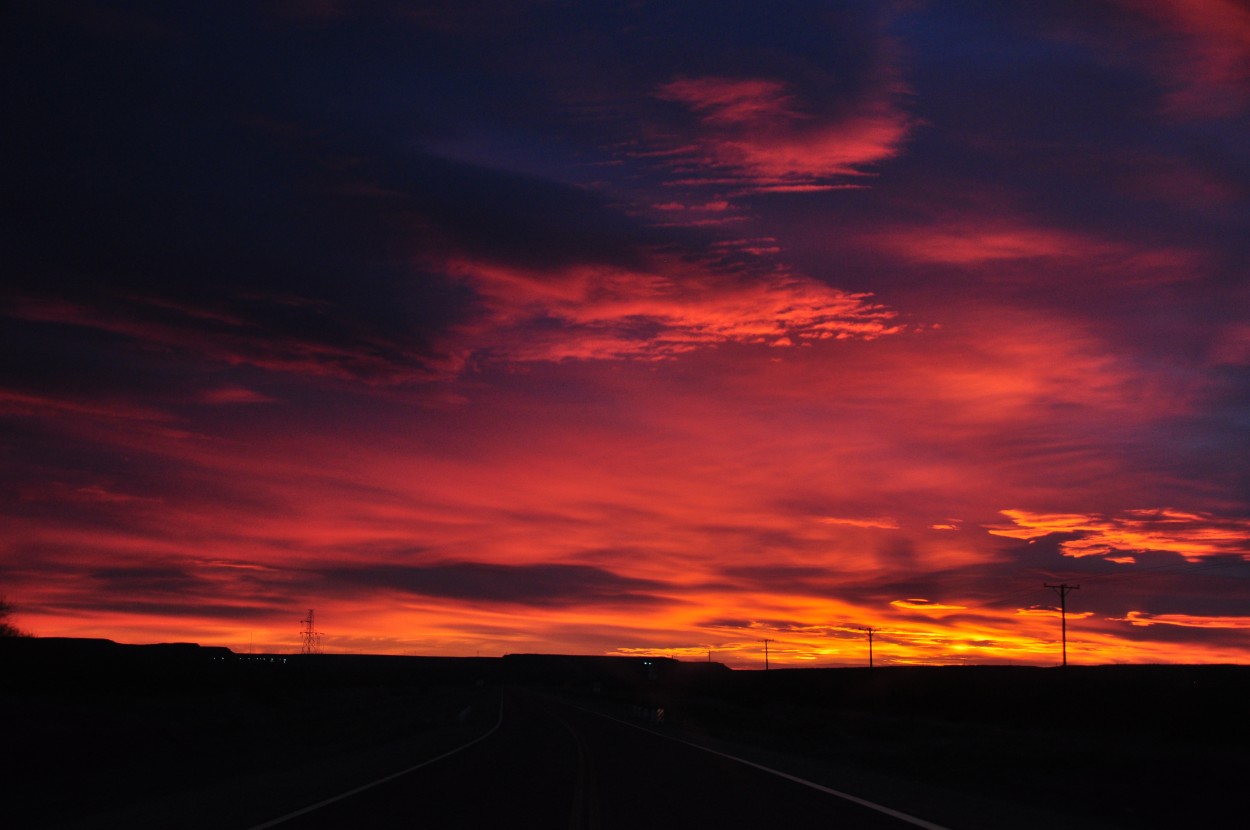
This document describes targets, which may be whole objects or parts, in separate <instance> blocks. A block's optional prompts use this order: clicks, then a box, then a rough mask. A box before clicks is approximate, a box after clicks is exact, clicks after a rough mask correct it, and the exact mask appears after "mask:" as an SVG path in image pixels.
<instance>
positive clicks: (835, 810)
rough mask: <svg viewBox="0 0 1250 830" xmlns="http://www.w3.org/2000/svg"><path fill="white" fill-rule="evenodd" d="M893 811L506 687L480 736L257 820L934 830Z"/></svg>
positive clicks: (307, 828)
mask: <svg viewBox="0 0 1250 830" xmlns="http://www.w3.org/2000/svg"><path fill="white" fill-rule="evenodd" d="M327 795H332V794H327ZM310 806H311V805H310ZM891 812H892V811H890V810H889V809H888V808H886V807H881V806H880V805H864V804H860V803H855V802H854V801H853V800H849V799H848V798H847V797H845V796H843V795H840V794H838V793H836V792H835V791H832V790H827V789H824V788H820V787H818V786H815V785H811V784H810V783H805V782H801V781H797V780H794V779H790V778H787V777H785V776H783V775H779V774H777V773H775V772H773V771H770V770H767V769H764V768H760V767H756V766H753V765H751V764H749V763H744V762H743V761H741V760H738V759H734V758H731V757H729V756H724V755H719V754H717V753H714V752H709V751H707V750H704V749H701V748H699V747H695V746H692V745H689V744H685V743H683V742H680V741H676V740H672V739H670V738H668V737H666V736H664V735H660V734H655V733H653V732H652V731H650V730H647V729H642V728H639V727H637V726H635V725H633V724H630V723H628V722H624V721H620V720H616V719H613V718H609V717H605V716H603V715H600V714H597V713H593V712H589V711H585V710H582V709H579V708H576V707H574V706H571V705H568V704H566V703H562V702H559V701H556V700H553V699H549V698H544V697H538V696H535V695H532V694H528V693H524V692H512V693H506V694H505V695H504V698H503V700H502V704H501V709H500V720H499V723H498V726H497V727H496V728H495V729H494V730H493V731H492V732H491V733H489V734H488V735H487V736H486V737H484V738H482V739H480V740H478V741H476V742H475V743H473V744H471V745H467V746H465V747H464V748H463V749H461V750H459V751H456V752H453V753H451V754H449V755H447V756H446V757H442V758H440V759H438V760H436V761H433V762H432V763H426V764H422V765H419V766H416V767H415V768H414V769H412V770H411V771H409V772H407V773H405V774H403V775H398V776H396V777H394V778H392V779H390V780H387V781H384V782H382V783H379V784H377V785H376V786H371V787H368V788H365V789H362V790H360V791H358V792H355V793H353V794H351V795H348V796H346V797H343V798H336V799H333V800H330V801H329V803H326V804H323V805H321V806H319V807H317V808H316V809H311V810H307V811H305V812H301V813H299V814H295V815H291V816H290V817H279V820H275V821H272V822H267V823H265V824H263V825H260V826H261V827H266V828H268V827H274V828H280V829H281V830H314V829H315V828H341V827H352V826H364V827H370V828H399V827H403V828H414V827H417V828H496V827H527V828H529V827H534V828H561V829H562V830H563V828H569V830H600V829H601V828H602V830H634V829H635V828H644V827H645V828H656V830H661V829H662V828H684V829H686V828H691V827H716V828H747V827H750V828H759V827H772V826H781V827H806V826H821V827H841V828H881V830H908V828H913V829H914V828H916V827H925V828H930V830H934V828H936V827H937V826H936V825H934V824H931V823H928V822H925V821H923V820H920V819H917V818H914V817H910V816H901V815H891V814H890V813H891ZM939 830H940V829H939Z"/></svg>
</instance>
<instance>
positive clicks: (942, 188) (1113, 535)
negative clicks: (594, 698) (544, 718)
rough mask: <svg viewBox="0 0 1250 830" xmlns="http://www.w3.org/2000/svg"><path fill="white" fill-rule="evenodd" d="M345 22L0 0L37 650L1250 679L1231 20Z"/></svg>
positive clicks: (1039, 13)
mask: <svg viewBox="0 0 1250 830" xmlns="http://www.w3.org/2000/svg"><path fill="white" fill-rule="evenodd" d="M36 5H37V4H36ZM314 5H315V6H316V8H313V7H311V6H310V7H308V8H304V7H303V6H301V5H300V4H277V5H272V4H268V5H266V4H262V5H261V6H257V7H256V8H250V9H247V10H240V9H226V8H216V7H214V8H212V9H208V10H200V12H198V13H194V14H193V13H191V12H190V11H189V10H187V9H182V8H181V7H176V8H170V9H160V10H149V11H144V12H140V11H130V12H122V11H118V10H115V9H111V8H107V7H104V6H102V7H101V8H100V9H94V6H93V4H91V3H88V4H85V5H82V4H75V5H73V6H72V7H69V6H64V5H63V4H54V5H53V7H49V8H30V9H25V10H22V11H20V12H15V13H14V16H15V18H17V19H16V20H15V21H14V26H15V27H16V28H15V30H16V31H23V32H26V31H29V32H30V33H32V36H31V37H21V38H17V40H18V41H20V42H21V46H20V48H17V49H16V50H15V51H14V52H13V53H12V54H9V55H6V56H5V58H4V60H5V61H7V63H8V68H9V70H10V71H9V73H8V77H11V78H16V79H19V80H18V81H17V82H15V84H14V85H13V89H10V90H8V91H6V92H5V93H3V94H5V95H8V96H10V99H9V103H10V110H11V111H14V112H22V113H25V115H24V117H23V118H21V119H19V123H18V124H17V125H16V126H15V127H14V128H13V130H12V131H13V133H14V135H13V138H12V150H11V153H12V154H13V157H14V159H17V163H15V164H13V165H10V167H11V168H12V170H11V171H10V172H9V173H7V174H6V176H7V178H6V182H5V184H6V192H8V193H10V194H12V197H13V201H14V203H15V204H16V205H18V206H19V207H20V211H19V213H20V214H21V217H20V219H19V220H18V222H17V223H16V226H15V227H14V228H13V229H12V232H11V235H12V238H13V243H12V244H11V245H9V246H7V247H6V249H5V251H4V253H3V257H4V260H3V265H4V270H5V273H6V275H12V279H11V280H10V279H7V280H6V287H5V288H4V289H3V293H0V297H2V298H3V299H2V301H0V322H2V324H3V329H2V330H0V337H2V338H3V345H4V348H3V349H2V350H0V353H2V354H3V355H4V357H3V362H2V363H0V367H2V368H0V425H2V429H3V432H2V433H0V474H2V475H0V481H2V484H0V494H2V495H3V500H2V501H0V531H2V532H0V596H2V597H3V598H4V599H5V600H7V601H8V602H9V603H10V604H11V605H12V606H13V608H14V611H15V615H14V619H13V622H14V624H16V625H17V626H18V627H19V628H22V629H25V630H27V631H29V632H31V633H34V634H36V635H39V636H48V637H54V636H55V637H105V638H110V639H115V640H119V641H123V642H168V641H193V642H199V643H202V644H205V645H224V646H227V647H229V648H232V649H234V650H236V651H248V650H255V651H265V652H291V651H296V650H298V649H299V647H300V643H301V641H300V620H301V619H302V618H303V617H304V615H305V614H306V613H307V610H308V609H309V608H313V609H315V612H316V620H317V624H318V628H319V629H320V631H321V634H322V640H321V642H322V647H323V649H324V650H325V651H328V652H372V653H388V654H428V655H459V656H472V655H475V654H479V655H482V656H497V655H502V654H507V653H520V652H565V653H569V652H573V653H587V654H620V655H629V654H653V655H668V656H674V657H678V658H680V659H686V660H706V659H708V658H709V656H710V657H711V658H712V659H715V660H719V661H721V662H724V663H727V664H729V665H731V666H734V667H736V668H762V665H763V659H764V652H763V641H764V640H769V641H770V651H769V660H770V663H771V665H772V666H776V667H779V668H780V667H802V666H854V665H863V664H865V663H866V661H867V642H866V629H868V628H871V629H873V632H874V637H875V640H874V660H875V662H876V663H877V664H878V665H913V664H980V663H1012V664H1027V665H1054V664H1057V663H1058V662H1059V661H1060V659H1061V650H1060V649H1061V643H1060V636H1061V635H1060V619H1059V610H1058V606H1059V598H1058V597H1057V596H1056V595H1055V593H1054V591H1052V590H1051V589H1049V588H1047V587H1046V586H1047V585H1048V584H1059V583H1063V584H1071V585H1079V586H1080V588H1079V589H1075V590H1073V591H1072V592H1071V593H1070V594H1069V595H1068V596H1067V600H1066V604H1067V635H1068V636H1067V652H1068V660H1069V662H1071V663H1077V664H1081V663H1085V664H1092V663H1159V662H1163V663H1180V662H1185V663H1190V662H1199V663H1216V662H1246V661H1247V660H1250V602H1248V601H1247V592H1246V591H1245V584H1246V583H1245V580H1246V578H1247V577H1248V576H1250V478H1248V477H1247V473H1246V465H1245V459H1246V458H1250V429H1248V426H1250V424H1248V422H1247V418H1246V413H1247V412H1248V411H1250V318H1248V311H1247V310H1248V309H1250V273H1247V271H1246V265H1245V245H1244V240H1245V239H1246V238H1248V237H1250V214H1248V213H1247V209H1246V206H1247V205H1248V204H1250V179H1248V178H1247V176H1246V173H1245V171H1246V170H1250V156H1248V155H1247V153H1248V149H1247V146H1246V143H1245V141H1244V140H1243V136H1244V135H1246V134H1247V132H1248V131H1250V85H1248V81H1250V73H1248V72H1247V71H1246V67H1247V66H1250V36H1248V33H1250V16H1247V15H1246V14H1245V13H1244V10H1242V9H1240V8H1239V7H1238V6H1237V5H1236V4H1234V3H1231V2H1227V1H1226V0H1210V2H1204V3H1199V2H1190V0H1168V2H1162V3H1157V4H1150V3H1144V2H1138V1H1137V0H1114V2H1108V3H1103V4H1093V5H1091V6H1090V7H1088V8H1086V7H1080V8H1077V6H1076V5H1073V6H1072V7H1071V8H1069V7H1067V6H1065V5H1063V4H1060V6H1056V7H1054V8H1050V7H1047V8H1046V9H1028V10H1025V9H1017V8H1014V7H1013V8H1011V9H1008V8H1003V9H1001V10H997V11H995V12H993V13H990V12H986V11H984V10H977V9H974V8H963V7H961V6H959V5H958V4H956V6H954V7H949V6H944V5H943V4H929V5H917V4H913V3H899V4H894V3H847V4H834V5H833V7H831V6H830V4H827V3H807V2H795V3H788V4H787V5H786V13H785V14H784V15H783V14H779V13H778V12H777V11H776V10H772V9H769V8H767V7H766V6H765V4H759V8H754V7H751V8H746V7H741V8H735V9H733V10H728V9H719V8H718V9H716V10H711V9H709V8H707V7H706V6H705V5H704V4H698V3H687V2H684V0H682V1H681V2H676V3H667V4H663V6H664V8H663V9H661V8H660V7H658V6H652V5H650V4H646V3H643V4H625V5H619V7H618V4H611V3H609V4H587V5H586V7H584V8H583V7H581V6H578V7H574V8H564V7H561V8H559V9H555V8H546V7H544V6H543V5H542V4H538V5H535V6H531V5H527V4H521V5H520V6H517V5H516V4H509V5H508V8H507V9H506V10H505V9H502V8H498V9H496V8H494V7H493V5H492V4H489V3H488V4H486V5H485V6H482V4H474V7H475V10H473V11H470V10H468V9H467V7H466V8H465V9H460V8H459V7H457V6H454V4H452V5H449V6H448V7H447V8H441V9H440V10H439V11H437V13H436V12H434V11H432V10H431V9H430V8H429V7H428V4H426V5H422V4H416V5H413V6H410V5H408V4H405V3H402V2H400V3H396V4H389V5H387V6H385V7H384V8H383V7H378V8H372V7H371V8H368V9H348V8H346V7H344V8H340V7H339V5H338V4H314ZM1078 5H1079V4H1078ZM197 14H198V15H199V16H197ZM712 14H715V15H716V25H715V26H710V25H708V23H709V15H712ZM34 34H37V36H34ZM605 43H611V44H613V46H612V48H611V49H604V48H602V46H603V44H605ZM173 44H177V46H176V48H174V46H173ZM695 47H697V48H695ZM175 53H176V54H177V55H181V56H183V57H181V58H179V59H177V60H174V59H173V57H172V55H174V54H175ZM366 53H367V59H365V55H366ZM138 77H142V78H145V79H149V80H150V83H148V84H146V85H143V88H141V89H139V88H136V84H135V83H133V80H134V79H135V78H138ZM205 90H218V91H220V92H217V93H214V94H212V95H208V94H206V93H205ZM226 91H229V92H226ZM34 102H38V103H37V104H36V103H34ZM70 125H72V129H71V128H70ZM70 135H72V136H73V139H72V141H71V140H70V139H69V138H67V136H70Z"/></svg>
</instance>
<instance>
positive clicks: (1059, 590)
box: [1043, 582, 1081, 667]
mask: <svg viewBox="0 0 1250 830" xmlns="http://www.w3.org/2000/svg"><path fill="white" fill-rule="evenodd" d="M1043 586H1044V587H1046V588H1050V589H1051V590H1053V591H1054V592H1055V593H1056V594H1058V595H1059V621H1060V622H1059V624H1060V626H1061V630H1062V631H1063V665H1064V666H1065V667H1066V666H1067V665H1068V591H1075V590H1077V589H1078V588H1080V587H1081V586H1080V585H1068V584H1067V583H1062V582H1061V583H1060V584H1058V585H1051V584H1050V583H1049V582H1045V583H1043Z"/></svg>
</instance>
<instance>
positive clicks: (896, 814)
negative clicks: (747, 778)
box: [565, 702, 947, 830]
mask: <svg viewBox="0 0 1250 830" xmlns="http://www.w3.org/2000/svg"><path fill="white" fill-rule="evenodd" d="M565 705H566V706H572V707H573V708H574V709H579V710H581V711H583V712H586V713H588V714H591V715H598V716H599V717H601V718H606V719H607V720H611V721H616V722H617V723H619V724H622V725H624V726H630V727H633V728H634V729H637V730H639V731H642V732H646V733H648V734H650V735H655V736H656V737H657V738H667V739H668V740H670V741H676V742H677V743H679V744H685V745H686V746H690V747H694V748H695V749H701V750H703V751H704V752H710V753H712V754H713V755H719V756H720V757H722V758H728V759H729V760H731V761H737V762H738V763H739V764H746V765H747V766H748V767H755V768H756V769H758V770H762V771H764V772H769V773H772V774H773V775H776V776H778V777H780V778H785V779H787V780H789V781H793V782H795V783H796V784H802V785H803V786H805V787H811V788H812V789H813V790H820V791H821V792H822V793H827V794H829V795H832V796H836V797H838V798H842V799H845V800H847V801H850V802H853V803H855V804H858V805H860V806H861V807H867V808H868V809H869V810H876V811H877V812H878V813H885V814H886V815H887V816H891V817H893V818H896V819H898V820H899V821H903V822H906V823H908V824H911V825H914V826H915V827H923V828H924V830H947V828H945V827H943V826H942V825H940V824H934V823H933V822H931V821H925V820H924V819H922V818H916V817H915V816H911V815H908V814H907V813H903V812H900V811H898V810H895V809H892V808H890V807H886V806H885V805H884V804H877V803H876V802H873V801H868V800H867V799H864V798H860V797H859V796H857V795H851V794H850V793H844V792H842V791H840V790H835V789H832V788H831V787H826V786H825V785H823V784H817V783H816V782H815V781H808V780H807V779H806V778H799V777H798V776H797V775H791V774H790V773H788V772H782V771H781V770H777V769H773V768H772V767H766V766H764V765H763V764H757V763H755V762H754V761H748V760H747V759H745V758H739V757H738V756H736V755H729V754H728V753H725V752H720V751H719V750H715V749H711V748H709V747H706V746H700V745H699V744H696V743H691V742H690V741H687V740H683V739H681V738H678V737H675V736H673V735H665V734H664V733H663V732H656V731H655V730H654V729H648V728H647V727H645V726H639V725H638V724H636V723H630V722H629V721H627V720H621V719H620V718H614V717H612V716H611V715H605V714H603V713H602V712H596V711H594V710H593V709H583V708H582V707H581V706H576V705H574V704H572V703H568V702H565Z"/></svg>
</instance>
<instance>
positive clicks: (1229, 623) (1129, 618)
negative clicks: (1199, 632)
mask: <svg viewBox="0 0 1250 830" xmlns="http://www.w3.org/2000/svg"><path fill="white" fill-rule="evenodd" d="M1117 619H1119V621H1122V622H1127V623H1129V624H1131V625H1136V626H1141V627H1148V626H1152V625H1175V626H1179V627H1181V628H1222V629H1242V630H1250V617H1206V616H1199V615H1196V614H1147V613H1145V612H1142V611H1130V612H1128V614H1126V615H1125V616H1124V617H1123V618H1117Z"/></svg>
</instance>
